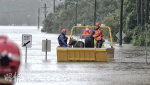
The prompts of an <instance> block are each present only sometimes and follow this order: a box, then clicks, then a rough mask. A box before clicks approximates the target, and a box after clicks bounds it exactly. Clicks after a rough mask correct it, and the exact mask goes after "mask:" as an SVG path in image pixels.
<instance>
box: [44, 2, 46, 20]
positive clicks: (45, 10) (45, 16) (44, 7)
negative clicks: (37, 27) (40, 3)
mask: <svg viewBox="0 0 150 85" xmlns="http://www.w3.org/2000/svg"><path fill="white" fill-rule="evenodd" d="M44 8H45V19H46V3H45V5H44Z"/></svg>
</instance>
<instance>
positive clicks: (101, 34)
mask: <svg viewBox="0 0 150 85" xmlns="http://www.w3.org/2000/svg"><path fill="white" fill-rule="evenodd" d="M99 30H100V32H101V33H100V36H101V37H102V40H103V30H102V29H99Z"/></svg>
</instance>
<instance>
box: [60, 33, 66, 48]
mask: <svg viewBox="0 0 150 85" xmlns="http://www.w3.org/2000/svg"><path fill="white" fill-rule="evenodd" d="M61 35H63V34H61ZM61 35H59V36H58V43H59V45H60V47H61V46H62V45H63V43H62V41H61V40H60V39H59V37H60V36H61ZM63 36H64V42H65V43H67V40H68V38H67V37H66V36H65V35H63Z"/></svg>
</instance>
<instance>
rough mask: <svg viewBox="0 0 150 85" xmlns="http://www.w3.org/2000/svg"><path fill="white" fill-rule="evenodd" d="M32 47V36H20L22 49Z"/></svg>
mask: <svg viewBox="0 0 150 85" xmlns="http://www.w3.org/2000/svg"><path fill="white" fill-rule="evenodd" d="M31 46H32V35H28V34H23V35H22V47H28V48H31Z"/></svg>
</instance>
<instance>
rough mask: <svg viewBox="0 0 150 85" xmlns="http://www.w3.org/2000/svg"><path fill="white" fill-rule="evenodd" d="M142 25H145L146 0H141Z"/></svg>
mask: <svg viewBox="0 0 150 85" xmlns="http://www.w3.org/2000/svg"><path fill="white" fill-rule="evenodd" d="M141 25H142V26H143V25H144V0H141Z"/></svg>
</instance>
